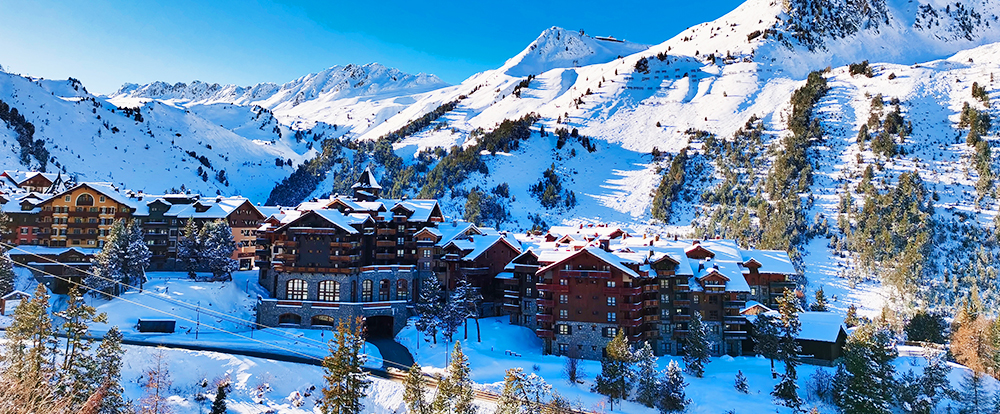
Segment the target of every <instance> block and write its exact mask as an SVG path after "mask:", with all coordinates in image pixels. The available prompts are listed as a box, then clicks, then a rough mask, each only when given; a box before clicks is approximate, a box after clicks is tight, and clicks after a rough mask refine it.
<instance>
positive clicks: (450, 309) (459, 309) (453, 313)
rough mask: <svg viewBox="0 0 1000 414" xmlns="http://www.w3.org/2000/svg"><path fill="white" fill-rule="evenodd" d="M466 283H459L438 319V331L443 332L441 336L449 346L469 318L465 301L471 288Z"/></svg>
mask: <svg viewBox="0 0 1000 414" xmlns="http://www.w3.org/2000/svg"><path fill="white" fill-rule="evenodd" d="M464 282H465V281H459V283H458V284H457V285H456V286H455V290H454V291H453V292H451V295H449V297H448V302H446V303H445V304H444V307H443V309H442V311H441V316H440V318H439V319H438V329H439V330H440V331H441V335H443V336H444V338H445V340H446V341H445V342H447V343H449V344H450V343H452V341H453V340H454V337H455V332H458V328H459V327H461V326H462V324H463V323H465V321H466V319H468V317H469V308H468V306H467V304H466V301H465V298H466V296H468V295H469V293H468V292H466V290H467V289H469V286H468V284H467V283H464Z"/></svg>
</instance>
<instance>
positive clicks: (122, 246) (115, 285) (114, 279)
mask: <svg viewBox="0 0 1000 414" xmlns="http://www.w3.org/2000/svg"><path fill="white" fill-rule="evenodd" d="M127 232H128V228H127V226H126V224H125V220H123V219H120V220H115V221H114V223H112V224H111V228H110V229H109V230H108V235H107V237H106V238H105V239H104V247H103V248H102V249H101V251H100V253H97V255H96V256H94V266H93V268H92V272H93V274H92V275H90V276H88V277H87V278H85V279H84V285H86V286H87V287H88V288H90V289H92V290H96V291H100V292H104V293H106V294H108V295H113V296H118V295H120V294H121V293H122V291H123V289H122V286H121V284H123V283H127V281H126V274H125V272H126V270H125V268H124V265H125V260H126V259H125V255H126V254H127V252H128V240H127V239H128V235H127Z"/></svg>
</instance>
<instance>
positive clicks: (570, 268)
mask: <svg viewBox="0 0 1000 414" xmlns="http://www.w3.org/2000/svg"><path fill="white" fill-rule="evenodd" d="M563 270H573V266H572V265H565V266H563Z"/></svg>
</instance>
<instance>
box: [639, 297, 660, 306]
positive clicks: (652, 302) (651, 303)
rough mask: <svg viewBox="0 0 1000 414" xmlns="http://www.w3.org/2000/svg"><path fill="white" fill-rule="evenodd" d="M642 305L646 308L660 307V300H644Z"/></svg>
mask: <svg viewBox="0 0 1000 414" xmlns="http://www.w3.org/2000/svg"><path fill="white" fill-rule="evenodd" d="M642 307H644V308H659V307H660V301H659V300H656V299H650V300H644V301H642Z"/></svg>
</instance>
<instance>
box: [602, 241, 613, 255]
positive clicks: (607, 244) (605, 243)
mask: <svg viewBox="0 0 1000 414" xmlns="http://www.w3.org/2000/svg"><path fill="white" fill-rule="evenodd" d="M600 244H601V250H604V251H606V252H610V251H611V240H603V239H602V240H601V241H600Z"/></svg>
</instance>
